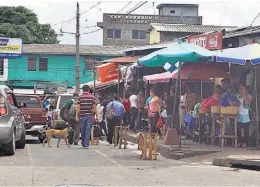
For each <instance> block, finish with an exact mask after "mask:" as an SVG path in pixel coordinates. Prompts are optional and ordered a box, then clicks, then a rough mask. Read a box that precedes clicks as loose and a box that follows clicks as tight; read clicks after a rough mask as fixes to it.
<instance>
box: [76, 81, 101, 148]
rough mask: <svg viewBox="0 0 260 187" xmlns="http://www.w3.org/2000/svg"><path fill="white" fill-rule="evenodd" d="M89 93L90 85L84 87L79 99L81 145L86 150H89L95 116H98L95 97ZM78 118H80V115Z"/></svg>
mask: <svg viewBox="0 0 260 187" xmlns="http://www.w3.org/2000/svg"><path fill="white" fill-rule="evenodd" d="M89 91H90V87H89V86H88V85H84V86H83V94H82V95H80V96H79V99H78V104H79V107H78V108H79V120H80V130H81V138H82V142H81V144H82V146H83V147H84V148H85V149H88V148H89V140H90V134H91V128H92V126H93V121H94V114H97V112H96V104H95V101H94V97H93V96H92V95H91V94H90V93H89ZM77 111H78V110H77ZM76 116H77V118H78V115H76ZM77 121H78V120H77Z"/></svg>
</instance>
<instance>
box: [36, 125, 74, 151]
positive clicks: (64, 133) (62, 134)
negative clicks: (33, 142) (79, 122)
mask: <svg viewBox="0 0 260 187" xmlns="http://www.w3.org/2000/svg"><path fill="white" fill-rule="evenodd" d="M71 131H73V130H72V128H71V127H67V128H65V129H63V130H56V129H48V130H44V131H41V132H40V133H44V132H45V134H46V138H45V140H44V141H43V142H42V146H44V142H46V140H47V142H48V145H49V147H51V145H50V141H51V138H53V137H56V138H58V143H57V147H59V143H60V140H61V139H64V140H65V142H66V144H67V146H68V147H70V146H69V144H68V134H69V132H71Z"/></svg>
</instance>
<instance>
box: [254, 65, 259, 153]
mask: <svg viewBox="0 0 260 187" xmlns="http://www.w3.org/2000/svg"><path fill="white" fill-rule="evenodd" d="M254 69H255V72H254V75H255V77H254V79H255V100H256V101H255V105H256V148H257V149H258V148H259V121H258V98H257V84H256V67H254Z"/></svg>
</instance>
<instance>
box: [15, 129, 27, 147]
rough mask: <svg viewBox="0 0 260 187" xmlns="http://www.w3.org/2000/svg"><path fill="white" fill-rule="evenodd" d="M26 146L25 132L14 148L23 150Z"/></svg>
mask: <svg viewBox="0 0 260 187" xmlns="http://www.w3.org/2000/svg"><path fill="white" fill-rule="evenodd" d="M25 144H26V140H25V132H23V133H22V135H21V138H20V140H19V141H17V142H16V148H17V149H24V148H25Z"/></svg>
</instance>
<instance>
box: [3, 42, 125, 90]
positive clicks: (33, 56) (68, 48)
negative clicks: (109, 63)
mask: <svg viewBox="0 0 260 187" xmlns="http://www.w3.org/2000/svg"><path fill="white" fill-rule="evenodd" d="M75 50H76V47H75V45H63V44H24V45H23V51H22V57H21V58H16V59H5V62H4V64H3V65H4V68H3V69H4V72H3V74H4V75H3V76H2V81H7V82H8V84H9V85H11V86H13V87H21V88H29V87H33V86H34V84H35V82H41V81H43V82H65V81H66V82H67V86H68V87H72V86H74V85H75V63H76V58H75V56H76V53H75ZM121 50H123V48H122V47H120V46H87V45H82V46H80V83H85V82H89V81H92V80H93V75H92V71H91V69H90V66H89V65H90V63H92V62H98V61H103V60H107V59H110V58H115V57H118V56H121V55H122V53H121ZM0 78H1V77H0ZM5 79H6V80H5Z"/></svg>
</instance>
